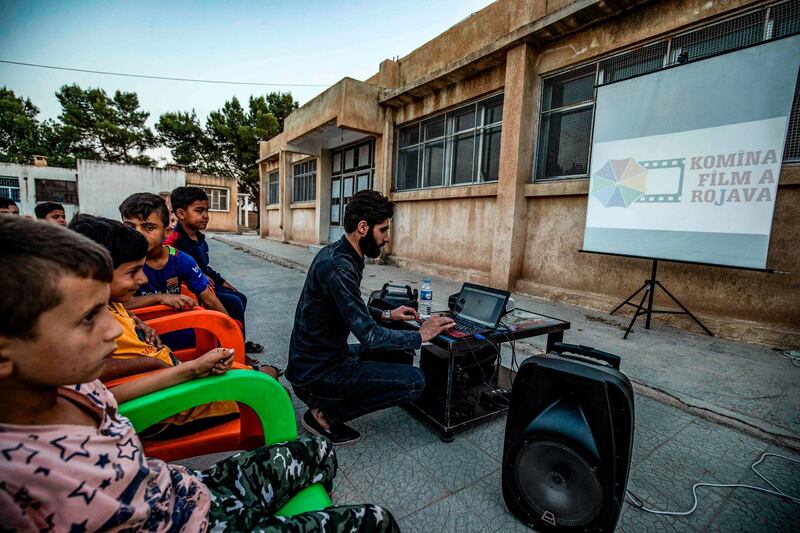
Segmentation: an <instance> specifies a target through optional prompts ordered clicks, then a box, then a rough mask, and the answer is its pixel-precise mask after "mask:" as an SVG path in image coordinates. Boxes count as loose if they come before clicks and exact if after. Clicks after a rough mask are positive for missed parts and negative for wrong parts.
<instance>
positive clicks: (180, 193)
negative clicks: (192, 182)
mask: <svg viewBox="0 0 800 533" xmlns="http://www.w3.org/2000/svg"><path fill="white" fill-rule="evenodd" d="M203 201H205V202H207V201H208V195H207V194H206V191H204V190H203V189H201V188H200V187H178V188H177V189H175V190H174V191H172V194H170V195H169V203H171V204H172V212H173V213H177V212H178V209H186V208H188V207H189V206H190V205H192V203H194V202H203Z"/></svg>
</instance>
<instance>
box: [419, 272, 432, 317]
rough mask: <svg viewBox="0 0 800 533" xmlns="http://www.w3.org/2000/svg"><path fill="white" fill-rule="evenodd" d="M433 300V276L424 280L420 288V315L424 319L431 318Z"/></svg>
mask: <svg viewBox="0 0 800 533" xmlns="http://www.w3.org/2000/svg"><path fill="white" fill-rule="evenodd" d="M432 301H433V289H432V288H431V278H425V279H423V280H422V287H421V288H420V290H419V316H420V318H422V319H427V318H430V316H431V302H432Z"/></svg>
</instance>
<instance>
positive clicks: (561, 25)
mask: <svg viewBox="0 0 800 533" xmlns="http://www.w3.org/2000/svg"><path fill="white" fill-rule="evenodd" d="M798 31H800V2H798V1H797V0H787V1H771V2H757V1H748V0H729V1H725V2H722V1H711V2H708V1H706V0H660V1H647V0H612V1H593V0H579V1H574V2H573V1H568V0H556V1H530V2H525V1H522V0H498V1H497V2H494V3H493V4H491V5H489V6H488V7H486V8H484V9H483V10H481V11H479V12H477V13H474V14H473V15H471V16H470V17H468V18H466V19H465V20H463V21H461V22H459V23H458V24H456V25H455V26H453V27H452V28H450V29H449V30H447V31H446V32H445V33H443V34H441V35H439V36H438V37H436V38H434V39H433V40H431V41H429V42H428V43H426V44H424V45H423V46H421V47H419V48H418V49H416V50H414V51H413V52H411V53H410V54H408V55H407V56H405V57H402V58H399V59H398V60H396V61H392V60H385V61H383V62H382V63H381V64H380V66H379V68H378V72H377V73H376V74H375V75H373V76H372V77H370V78H369V79H367V80H364V81H358V80H355V79H351V78H344V79H342V80H341V81H339V82H338V83H336V84H335V85H333V86H331V87H330V88H328V89H327V90H325V91H324V92H322V93H321V94H320V95H319V96H317V97H316V98H314V99H313V100H311V101H309V102H308V103H306V104H305V105H303V106H302V107H301V108H300V109H298V110H297V111H295V112H294V113H293V114H292V115H290V116H289V117H287V119H286V121H285V128H284V132H283V133H282V134H281V135H279V136H277V137H275V138H273V139H271V140H270V141H267V142H262V143H261V145H260V159H259V165H260V173H261V185H262V188H261V190H262V191H264V194H262V198H263V205H262V206H261V210H260V211H261V225H260V232H261V235H262V236H263V237H265V238H272V239H279V240H282V241H286V242H294V243H301V244H311V243H326V242H330V241H332V240H334V239H336V238H337V237H338V236H339V235H341V233H342V229H341V225H340V224H341V217H342V214H343V207H344V205H345V204H346V203H347V201H348V199H349V197H350V196H352V194H353V193H354V192H355V191H357V190H359V189H363V188H373V189H376V190H378V191H381V192H383V193H385V194H387V195H389V197H390V198H391V199H392V200H393V201H394V202H395V203H396V204H397V213H396V216H395V218H394V227H393V231H392V238H393V240H392V243H391V248H390V250H389V252H390V260H392V261H395V262H396V263H397V264H399V265H402V266H405V267H409V268H413V269H416V270H420V271H423V272H430V273H434V274H440V275H445V276H449V277H452V278H456V279H463V280H470V281H475V282H479V283H483V284H488V285H492V286H495V287H501V288H509V289H515V290H517V291H521V292H525V293H529V294H533V295H539V296H543V297H546V298H551V299H556V300H560V301H566V302H572V303H575V304H579V305H583V306H586V307H590V308H596V309H604V310H608V309H610V308H611V307H613V306H614V305H615V304H617V303H618V302H619V301H621V300H622V299H623V298H625V297H626V296H628V295H629V294H630V293H631V292H632V291H633V290H634V289H635V288H636V287H638V286H639V285H640V284H641V282H642V280H643V279H645V278H647V277H648V274H649V268H650V263H649V262H647V261H644V260H638V259H632V258H624V257H610V256H599V255H591V254H581V253H579V252H578V250H579V249H580V248H581V245H582V237H583V227H584V221H585V212H586V203H587V194H588V186H589V180H588V168H589V160H590V150H591V135H592V118H593V111H594V98H595V94H596V91H595V87H596V86H597V85H601V84H602V83H604V82H606V81H614V80H618V79H624V78H626V77H630V76H633V75H636V74H641V73H646V72H652V71H656V70H660V69H662V68H665V67H668V66H671V65H674V64H676V63H678V62H682V60H683V59H682V58H683V56H684V54H688V53H691V57H692V58H693V59H696V58H701V57H706V56H710V55H714V54H717V53H721V52H724V51H726V50H731V49H736V48H739V47H742V46H747V45H752V44H757V43H759V42H762V41H765V40H769V39H773V38H777V37H782V36H786V35H791V34H794V33H797V32H798ZM799 100H800V98H798V95H797V94H795V102H794V109H793V113H792V118H791V121H790V122H791V125H790V129H789V133H788V137H787V144H786V151H785V158H784V164H783V167H782V171H781V180H780V184H779V192H778V197H777V203H776V207H775V214H774V220H773V226H772V228H773V229H772V237H771V242H770V248H769V256H768V267H769V268H772V269H775V270H776V271H780V272H781V273H776V274H767V273H763V272H749V271H741V270H730V269H724V268H719V267H710V266H701V265H687V264H678V263H664V264H663V265H662V266H661V269H660V275H659V279H660V280H661V281H662V282H664V283H665V285H667V286H668V287H670V289H671V290H672V292H673V293H675V294H676V295H677V296H678V297H679V298H680V299H681V300H682V301H683V303H684V304H686V305H687V306H688V307H689V308H690V309H692V310H693V311H695V312H697V313H698V314H699V315H700V316H701V317H702V318H703V319H704V320H705V321H706V323H707V325H709V327H711V329H712V330H714V331H715V332H716V333H717V334H719V335H722V336H727V337H732V338H741V339H744V340H748V341H756V342H764V343H768V344H771V345H774V346H791V345H794V346H796V345H798V344H800V290H799V289H798V287H800V254H798V253H797V252H796V246H797V244H796V243H797V242H798V237H799V236H800V235H798V227H800V208H798V205H800V187H799V185H800V165H799V164H798V163H800V109H798V108H800V102H799ZM598 280H603V281H602V283H599V282H598ZM657 303H658V302H657ZM662 303H664V302H662ZM659 319H660V320H669V321H671V322H673V323H675V324H679V325H681V326H684V327H691V326H689V321H688V320H686V319H684V318H670V317H669V316H667V318H664V317H663V316H662V317H661V318H659Z"/></svg>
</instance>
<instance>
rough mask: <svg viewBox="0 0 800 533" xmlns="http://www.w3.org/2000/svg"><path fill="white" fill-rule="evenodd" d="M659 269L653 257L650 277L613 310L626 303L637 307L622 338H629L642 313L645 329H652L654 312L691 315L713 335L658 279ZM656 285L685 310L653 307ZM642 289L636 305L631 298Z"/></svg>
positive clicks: (614, 311) (613, 311) (614, 310)
mask: <svg viewBox="0 0 800 533" xmlns="http://www.w3.org/2000/svg"><path fill="white" fill-rule="evenodd" d="M657 270H658V259H653V270H652V272H651V273H650V279H646V280H644V285H642V286H641V287H639V289H638V290H637V291H636V292H634V293H633V294H631V295H630V296H629V297H628V298H627V299H626V300H625V301H624V302H622V303H621V304H619V305H618V306H616V307H615V308H614V309H613V310H612V311H611V314H612V315H613V314H614V313H616V312H617V311H619V310H620V309H621V308H622V306H624V305H630V306H631V307H635V308H636V313H634V315H633V318H631V323H630V324H628V329H626V330H625V335H623V336H622V338H623V339H627V338H628V334H629V333H630V332H631V329H633V324H634V322H636V319H637V318H639V316H641V315H645V316H646V318H645V322H644V327H645V329H650V318H651V317H652V316H653V314H654V313H661V314H667V315H689V317H690V318H691V319H692V320H694V321H695V322H696V323H697V325H698V326H700V327H701V328H703V331H705V332H706V333H708V334H709V335H711V336H712V337H713V336H714V334H713V333H711V330H710V329H708V328H707V327H705V325H703V323H702V322H700V320H698V319H697V317H696V316H694V315H693V314H692V313H691V311H689V310H688V309H686V307H684V305H683V304H682V303H680V302H679V301H678V299H677V298H675V297H674V296H673V295H672V293H671V292H669V291H668V290H667V288H666V287H664V286H663V285H662V284H661V282H660V281H658V279H656V272H657ZM656 287H660V288H661V290H663V291H664V292H665V293H666V294H667V296H669V297H670V298H671V299H672V301H673V302H675V303H676V304H678V307H680V308H681V309H683V311H668V310H660V309H653V296H654V294H655V292H656ZM642 291H644V294H642V299H641V300H639V304H638V305H636V304H635V303H633V302H631V300H633V299H634V298H636V296H637V295H638V294H639V293H640V292H642ZM645 298H647V305H645V303H644V300H645Z"/></svg>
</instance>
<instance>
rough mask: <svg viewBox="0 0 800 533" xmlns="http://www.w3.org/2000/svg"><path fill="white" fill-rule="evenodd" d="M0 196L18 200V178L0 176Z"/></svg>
mask: <svg viewBox="0 0 800 533" xmlns="http://www.w3.org/2000/svg"><path fill="white" fill-rule="evenodd" d="M0 196H2V197H4V198H11V199H12V200H14V201H15V202H19V179H18V178H16V177H14V176H0Z"/></svg>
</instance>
